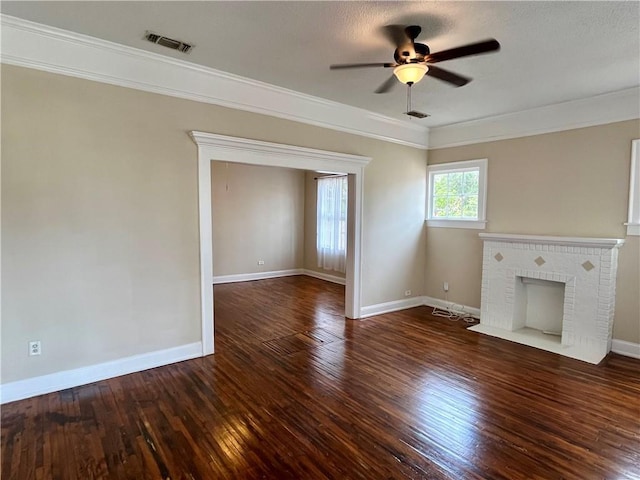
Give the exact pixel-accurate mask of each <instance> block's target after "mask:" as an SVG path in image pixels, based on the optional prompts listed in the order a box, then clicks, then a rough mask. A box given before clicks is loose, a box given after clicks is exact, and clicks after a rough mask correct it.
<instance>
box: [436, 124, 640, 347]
mask: <svg viewBox="0 0 640 480" xmlns="http://www.w3.org/2000/svg"><path fill="white" fill-rule="evenodd" d="M634 138H640V121H638V120H634V121H627V122H619V123H613V124H609V125H601V126H597V127H590V128H581V129H576V130H569V131H564V132H557V133H549V134H545V135H536V136H531V137H522V138H516V139H510V140H502V141H496V142H487V143H480V144H475V145H466V146H461V147H453V148H444V149H438V150H430V151H429V164H438V163H446V162H453V161H458V160H470V159H476V158H488V159H489V166H488V197H487V220H488V222H489V223H488V224H487V229H486V231H487V232H494V233H516V234H536V235H561V236H583V237H607V238H611V237H615V238H624V237H625V227H624V226H623V223H624V222H625V221H626V218H627V208H628V203H627V202H628V193H629V170H630V161H631V140H632V139H634ZM478 232H479V231H478V230H459V229H440V228H429V229H428V233H427V259H426V262H427V266H428V267H427V279H426V295H428V296H431V297H436V298H444V292H443V291H442V282H443V281H448V282H449V287H450V290H449V300H451V301H454V302H459V303H461V304H465V305H469V306H473V307H479V306H480V279H481V265H482V258H481V256H482V242H481V241H480V240H479V238H478V235H477V234H478ZM626 241H627V243H626V244H625V245H624V246H623V247H622V249H621V251H620V257H619V267H618V284H617V299H616V317H615V324H614V338H616V339H620V340H626V341H629V342H634V343H640V303H639V302H640V300H639V298H640V295H638V292H639V291H640V286H639V281H638V277H639V267H640V260H639V253H638V252H639V249H640V245H639V241H638V237H627V238H626Z"/></svg>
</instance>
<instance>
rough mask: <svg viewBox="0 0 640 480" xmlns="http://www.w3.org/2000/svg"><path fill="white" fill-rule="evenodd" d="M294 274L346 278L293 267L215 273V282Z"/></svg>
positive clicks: (334, 280)
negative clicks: (263, 270) (268, 270)
mask: <svg viewBox="0 0 640 480" xmlns="http://www.w3.org/2000/svg"><path fill="white" fill-rule="evenodd" d="M294 275H306V276H307V277H313V278H318V279H320V280H325V281H327V282H331V283H337V284H339V285H344V284H345V283H346V282H345V279H344V278H342V277H337V276H335V275H330V274H328V273H323V272H316V271H315V270H308V269H306V268H291V269H289V270H272V271H270V272H255V273H235V274H232V275H214V276H213V282H212V283H213V284H214V285H219V284H221V283H235V282H251V281H253V280H266V279H268V278H279V277H292V276H294Z"/></svg>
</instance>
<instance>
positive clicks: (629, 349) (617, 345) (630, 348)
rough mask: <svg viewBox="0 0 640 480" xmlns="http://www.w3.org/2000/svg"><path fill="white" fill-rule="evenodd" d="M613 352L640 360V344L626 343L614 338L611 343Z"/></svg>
mask: <svg viewBox="0 0 640 480" xmlns="http://www.w3.org/2000/svg"><path fill="white" fill-rule="evenodd" d="M611 351H612V352H613V353H617V354H618V355H624V356H625V357H632V358H638V359H640V343H632V342H626V341H624V340H616V339H615V338H614V339H613V340H612V341H611Z"/></svg>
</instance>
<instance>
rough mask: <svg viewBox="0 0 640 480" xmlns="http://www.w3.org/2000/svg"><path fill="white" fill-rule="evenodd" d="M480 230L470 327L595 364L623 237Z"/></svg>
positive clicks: (605, 348)
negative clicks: (477, 304) (476, 309)
mask: <svg viewBox="0 0 640 480" xmlns="http://www.w3.org/2000/svg"><path fill="white" fill-rule="evenodd" d="M480 237H481V238H482V239H483V240H484V253H483V260H482V296H481V308H480V323H479V324H478V325H475V326H473V327H470V330H473V331H476V332H480V333H484V334H487V335H492V336H496V337H500V338H504V339H506V340H511V341H514V342H518V343H522V344H525V345H529V346H532V347H536V348H541V349H543V350H548V351H551V352H555V353H558V354H560V355H565V356H568V357H572V358H577V359H579V360H583V361H586V362H589V363H594V364H595V363H599V362H600V361H601V360H602V359H603V358H604V357H605V356H606V355H607V353H608V352H609V351H610V350H611V335H612V331H613V314H614V307H615V293H616V271H617V266H618V249H619V248H620V247H621V246H622V244H623V243H624V240H621V239H605V238H574V237H547V236H535V235H511V234H493V233H481V234H480Z"/></svg>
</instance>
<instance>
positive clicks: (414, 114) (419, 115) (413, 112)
mask: <svg viewBox="0 0 640 480" xmlns="http://www.w3.org/2000/svg"><path fill="white" fill-rule="evenodd" d="M406 114H407V115H409V116H410V117H416V118H427V117H430V116H431V115H429V114H428V113H422V112H419V111H417V110H409V111H408V112H407V113H406Z"/></svg>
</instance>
